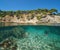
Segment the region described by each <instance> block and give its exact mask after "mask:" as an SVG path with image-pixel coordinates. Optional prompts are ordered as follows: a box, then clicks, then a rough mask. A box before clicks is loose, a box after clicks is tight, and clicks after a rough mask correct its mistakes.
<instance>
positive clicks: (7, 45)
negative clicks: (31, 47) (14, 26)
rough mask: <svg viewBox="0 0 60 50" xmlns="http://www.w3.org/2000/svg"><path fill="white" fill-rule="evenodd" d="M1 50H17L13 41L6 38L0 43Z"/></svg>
mask: <svg viewBox="0 0 60 50" xmlns="http://www.w3.org/2000/svg"><path fill="white" fill-rule="evenodd" d="M0 49H1V50H17V44H16V41H15V39H12V38H8V39H5V40H4V41H2V42H1V43H0Z"/></svg>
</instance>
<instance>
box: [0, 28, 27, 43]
mask: <svg viewBox="0 0 60 50" xmlns="http://www.w3.org/2000/svg"><path fill="white" fill-rule="evenodd" d="M11 36H13V37H15V38H17V39H20V38H25V37H28V33H26V31H25V30H24V28H23V27H12V28H10V27H9V28H8V29H7V27H6V29H4V28H3V30H2V29H1V30H0V42H1V41H3V40H4V39H6V38H8V37H11Z"/></svg>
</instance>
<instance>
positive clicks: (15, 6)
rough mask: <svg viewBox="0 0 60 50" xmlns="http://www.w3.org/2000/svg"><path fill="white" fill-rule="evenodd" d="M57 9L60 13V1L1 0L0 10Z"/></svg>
mask: <svg viewBox="0 0 60 50" xmlns="http://www.w3.org/2000/svg"><path fill="white" fill-rule="evenodd" d="M38 8H47V9H51V8H56V9H57V10H58V11H59V12H60V0H0V10H32V9H38Z"/></svg>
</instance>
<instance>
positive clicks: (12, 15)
mask: <svg viewBox="0 0 60 50" xmlns="http://www.w3.org/2000/svg"><path fill="white" fill-rule="evenodd" d="M57 12H58V11H57V10H56V9H50V10H48V9H37V10H27V11H21V10H18V11H2V10H0V22H16V23H31V24H40V23H60V16H59V15H58V14H59V13H57Z"/></svg>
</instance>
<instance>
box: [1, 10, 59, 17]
mask: <svg viewBox="0 0 60 50" xmlns="http://www.w3.org/2000/svg"><path fill="white" fill-rule="evenodd" d="M57 12H58V10H57V9H50V10H48V9H36V10H26V11H22V10H17V11H2V10H0V17H4V16H6V15H10V16H13V15H16V16H18V15H21V14H28V13H31V14H33V13H35V14H37V13H42V14H45V15H46V14H56V13H57Z"/></svg>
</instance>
